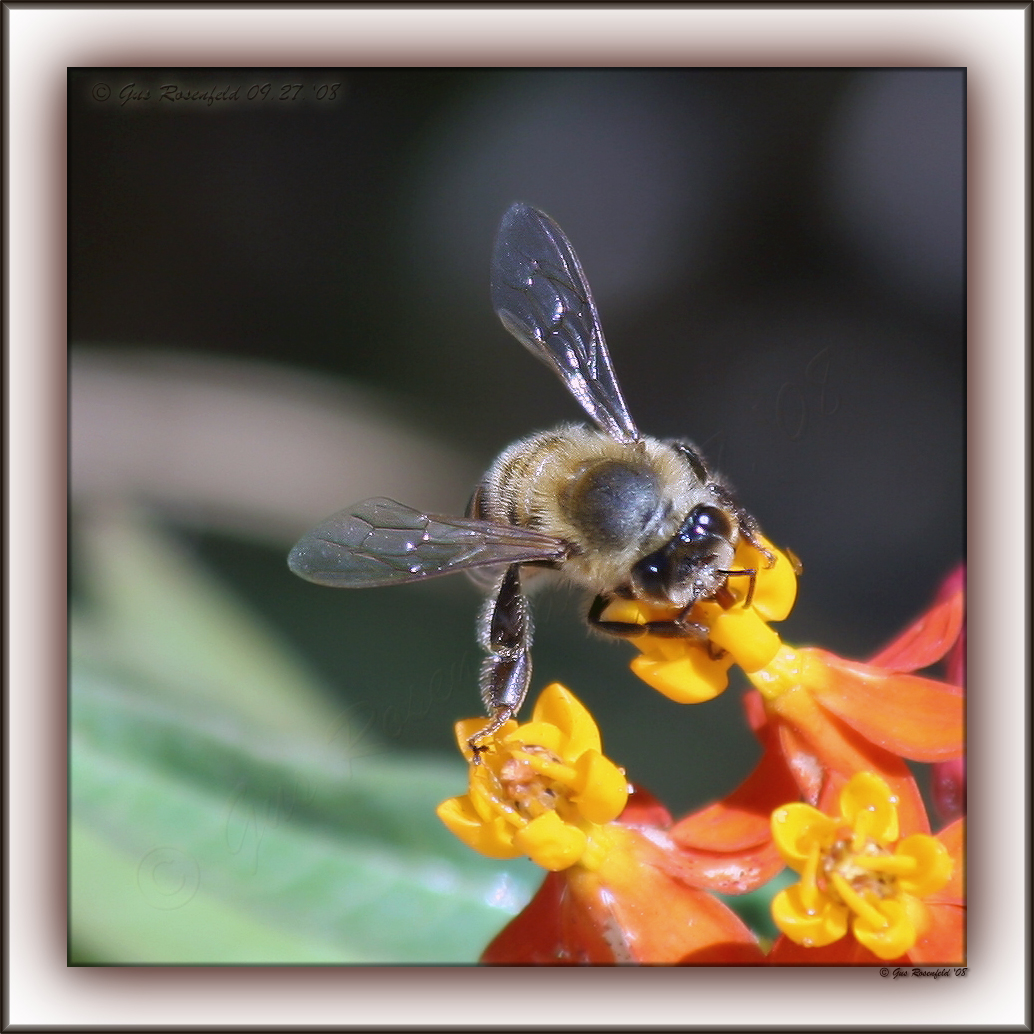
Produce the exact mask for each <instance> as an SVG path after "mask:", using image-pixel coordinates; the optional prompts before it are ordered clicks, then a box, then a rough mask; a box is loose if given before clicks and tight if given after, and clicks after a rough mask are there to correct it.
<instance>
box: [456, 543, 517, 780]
mask: <svg viewBox="0 0 1034 1034" xmlns="http://www.w3.org/2000/svg"><path fill="white" fill-rule="evenodd" d="M531 633H532V624H531V607H530V606H529V604H528V597H527V596H525V595H524V593H523V592H521V569H520V565H519V564H511V565H510V566H509V567H508V568H507V569H506V574H504V575H503V579H502V581H501V582H500V583H499V588H498V590H497V591H496V594H495V598H494V600H493V598H492V597H489V598H488V600H487V601H486V603H485V607H484V609H483V610H482V611H481V617H480V619H479V620H478V643H479V644H480V645H481V648H482V649H483V650H484V651H485V653H486V655H487V656H486V657H485V659H484V660H483V661H482V662H481V673H480V676H479V679H478V681H479V684H480V687H481V699H482V701H484V704H485V708H486V709H487V710H488V713H489V714H490V715H491V716H492V717H491V720H490V721H489V723H488V724H487V725H486V726H485V727H484V728H483V729H481V730H479V731H478V732H477V733H476V734H475V735H474V736H471V738H470V739H469V740H468V743H469V745H470V749H471V751H472V752H473V755H474V758H473V760H474V764H478V762H479V760H480V755H481V754H482V752H484V751H485V750H487V749H488V748H487V747H482V746H479V744H481V743H482V742H483V741H484V740H486V739H488V738H489V737H490V736H491V735H492V734H493V733H494V732H496V730H498V729H500V728H501V727H502V726H503V725H504V723H505V722H507V721H508V720H509V719H510V718H512V717H513V716H514V715H515V714H516V713H517V712H518V711H519V710H520V707H521V704H523V703H524V698H525V696H527V694H528V686H529V685H530V684H531Z"/></svg>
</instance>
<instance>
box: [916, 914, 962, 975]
mask: <svg viewBox="0 0 1034 1034" xmlns="http://www.w3.org/2000/svg"><path fill="white" fill-rule="evenodd" d="M926 907H927V910H928V911H929V913H930V924H929V927H928V928H927V930H926V932H925V933H924V934H923V935H922V936H921V937H920V938H919V940H918V941H916V943H915V945H914V946H913V947H912V948H911V950H910V951H909V953H908V958H909V960H910V961H911V962H914V963H917V964H919V965H922V966H964V965H965V964H966V909H965V907H964V906H961V905H945V904H935V903H933V902H932V901H928V902H927V906H926Z"/></svg>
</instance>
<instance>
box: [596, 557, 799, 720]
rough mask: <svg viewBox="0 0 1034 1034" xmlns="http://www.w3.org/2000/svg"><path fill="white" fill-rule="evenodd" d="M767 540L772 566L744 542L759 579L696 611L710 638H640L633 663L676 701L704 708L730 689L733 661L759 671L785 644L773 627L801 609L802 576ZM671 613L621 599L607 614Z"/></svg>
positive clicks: (647, 617)
mask: <svg viewBox="0 0 1034 1034" xmlns="http://www.w3.org/2000/svg"><path fill="white" fill-rule="evenodd" d="M762 541H763V542H764V545H765V547H766V548H767V549H768V550H769V551H770V552H771V553H772V555H773V556H774V557H775V562H774V563H772V565H771V566H770V567H766V566H765V565H766V563H767V562H768V561H767V560H766V558H765V557H764V555H763V554H762V553H761V552H760V551H759V550H757V549H755V548H754V547H753V546H752V545H750V543H748V542H747V541H746V540H744V539H741V540H740V543H739V545H738V546H737V547H736V564H737V565H738V568H739V569H741V570H745V571H747V570H753V571H756V572H757V573H756V576H755V577H754V578H753V579H750V578H745V577H742V576H741V577H737V578H730V579H729V581H728V586H727V589H728V593H729V596H730V600H726V601H723V602H724V603H726V604H728V605H727V606H725V605H723V604H720V603H717V602H714V601H705V602H701V603H698V604H697V605H696V606H695V607H694V608H693V611H692V613H691V615H690V616H691V618H692V620H694V621H696V622H697V623H698V624H701V625H703V626H704V627H706V628H708V629H709V630H710V631H709V636H708V640H709V641H707V642H702V641H700V640H699V639H693V638H688V637H686V638H682V637H678V638H667V637H664V636H656V635H643V636H641V637H639V638H637V639H635V640H633V642H634V643H635V645H636V646H637V647H639V649H640V650H641V651H642V656H640V657H636V658H635V660H634V661H632V664H631V668H632V671H633V672H635V674H636V675H637V676H638V677H639V678H641V679H642V680H643V681H644V682H645V683H647V684H648V685H650V686H652V687H653V688H654V689H656V690H658V691H659V692H661V693H663V694H664V695H665V696H668V697H670V698H671V699H672V700H675V701H678V702H679V703H682V704H697V703H702V702H703V701H705V700H710V699H711V698H712V697H716V696H717V695H718V694H719V693H721V692H722V690H724V689H725V687H726V686H727V685H728V682H729V676H728V673H729V668H730V667H732V665H733V664H738V665H739V666H740V667H741V668H743V670H744V671H746V672H754V671H758V670H759V669H761V668H764V667H765V665H767V664H769V663H770V662H771V661H772V660H773V658H774V657H775V656H776V654H777V653H778V652H779V649H780V647H781V646H782V643H781V641H780V639H779V636H778V635H777V634H776V633H775V632H774V631H773V630H772V629H771V628H769V627H768V622H769V621H782V619H783V618H785V617H786V616H787V615H788V614H789V613H790V611H791V610H792V609H793V605H794V601H795V599H796V595H797V574H796V570H795V567H794V564H793V563H792V562H791V561H790V559H789V558H788V557H787V556H786V555H785V554H783V553H781V552H779V550H777V549H776V548H775V547H774V546H773V545H772V544H771V543H770V542H768V541H766V540H762ZM752 581H753V587H752V586H751V582H752ZM752 588H753V591H751V590H752ZM748 598H749V600H750V602H749V605H747V601H748ZM671 616H672V614H671V611H670V610H668V611H666V610H664V609H662V608H656V607H651V606H649V605H648V604H644V603H640V602H638V601H636V600H615V601H614V602H613V603H611V604H610V605H609V606H608V607H607V608H606V609H605V610H604V612H603V614H602V615H601V617H604V618H605V619H606V620H609V621H627V622H635V623H636V624H644V623H645V622H647V621H651V620H663V619H665V618H670V617H671Z"/></svg>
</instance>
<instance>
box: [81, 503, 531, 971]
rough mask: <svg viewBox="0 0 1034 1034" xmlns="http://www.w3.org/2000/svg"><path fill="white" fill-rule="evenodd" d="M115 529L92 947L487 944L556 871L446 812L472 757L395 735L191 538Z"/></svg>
mask: <svg viewBox="0 0 1034 1034" xmlns="http://www.w3.org/2000/svg"><path fill="white" fill-rule="evenodd" d="M101 531H102V533H101V534H100V535H99V538H98V539H94V540H92V541H91V555H92V556H93V558H94V560H95V562H96V560H97V558H98V557H100V558H102V559H103V562H104V563H105V564H111V565H112V566H113V567H114V568H117V570H107V571H106V574H105V576H104V578H103V579H101V580H100V581H101V582H102V583H103V584H100V585H97V584H94V585H93V586H92V587H91V595H92V598H93V601H94V606H93V610H92V612H91V613H89V614H88V615H83V614H76V615H75V617H74V621H73V634H72V660H71V669H72V678H71V694H70V767H69V787H70V810H71V823H70V858H69V896H70V901H69V916H70V960H71V961H72V962H73V963H80V964H105V963H108V964H133V963H167V964H206V963H260V962H265V963H290V962H298V963H307V964H313V963H320V962H324V963H348V962H362V963H450V962H471V963H472V962H475V961H476V959H477V957H478V955H479V954H480V952H481V950H482V949H483V948H484V946H485V945H486V944H487V943H488V941H489V940H490V939H491V937H492V936H493V935H494V934H495V933H496V932H497V931H498V930H499V929H500V928H501V927H502V926H503V925H504V924H505V923H506V922H507V921H508V920H509V919H510V917H511V916H512V915H513V914H515V913H516V912H517V911H519V910H520V908H521V907H523V905H524V903H525V902H526V901H527V900H528V899H529V898H530V896H531V894H532V892H533V890H534V887H535V886H536V885H537V884H538V882H539V881H540V879H541V873H540V872H539V870H537V869H536V868H535V867H534V866H532V865H531V864H530V863H529V862H526V861H524V860H519V861H515V862H509V863H499V862H495V861H490V860H488V859H485V858H482V857H481V856H479V855H477V854H475V853H473V852H471V851H469V850H468V849H467V848H466V847H464V846H463V845H462V844H460V843H459V842H458V841H457V840H455V838H453V837H452V836H451V834H449V833H448V832H447V831H446V830H445V829H444V827H443V826H442V825H441V823H440V822H439V821H438V819H437V817H436V815H435V807H436V806H437V804H439V803H440V802H441V801H442V800H444V799H445V798H447V797H450V796H453V795H455V794H459V793H462V792H464V790H465V789H466V767H465V765H464V764H463V762H462V761H461V760H460V759H459V758H458V757H455V758H454V757H441V758H439V757H436V756H426V755H425V756H420V755H415V754H403V753H401V752H391V751H389V750H388V749H387V748H385V747H384V746H383V745H382V744H381V743H380V741H379V740H377V739H375V738H374V737H372V736H371V735H369V734H368V731H367V730H366V729H365V728H364V727H362V725H361V723H357V722H354V721H353V720H352V719H353V716H352V715H351V714H350V712H349V711H348V709H347V708H344V709H342V708H341V706H340V705H331V704H330V703H329V699H330V698H329V695H325V694H323V693H322V692H321V691H320V687H319V686H318V685H316V684H315V683H314V682H313V681H312V680H311V679H310V678H309V677H308V676H307V675H306V674H305V672H304V670H303V668H302V666H301V665H300V664H298V663H296V662H295V661H294V659H293V658H292V657H291V656H290V655H289V654H287V653H286V652H285V651H283V650H282V649H281V648H280V647H279V646H278V645H277V640H276V637H275V636H274V635H272V634H271V633H269V632H268V630H265V629H263V628H261V627H260V626H258V625H256V624H253V623H251V622H250V620H249V616H248V615H247V614H245V613H242V612H241V610H240V609H239V608H238V607H236V605H235V604H234V602H233V601H232V600H230V599H229V598H228V597H227V596H226V594H225V593H222V592H221V591H220V590H219V589H218V587H213V586H212V584H211V583H210V582H209V581H208V580H207V579H206V578H205V577H204V576H203V575H202V574H200V573H199V572H197V571H196V570H195V569H194V568H193V567H192V566H191V564H190V561H189V557H185V556H183V557H179V558H177V557H176V554H175V551H174V550H172V549H170V548H168V547H166V546H165V545H163V543H162V541H161V540H160V538H158V537H156V535H155V533H154V532H152V531H148V530H147V529H146V528H143V527H140V526H136V525H134V524H133V523H132V522H126V521H118V522H115V523H114V524H112V525H108V526H106V527H104V528H103V529H102V530H101ZM120 543H122V544H123V546H124V548H122V546H120ZM240 653H243V655H242V656H240V657H239V656H238V654H240ZM256 686H257V687H258V688H257V690H256V691H255V692H252V690H253V689H254V688H255V687H256ZM335 708H336V710H335Z"/></svg>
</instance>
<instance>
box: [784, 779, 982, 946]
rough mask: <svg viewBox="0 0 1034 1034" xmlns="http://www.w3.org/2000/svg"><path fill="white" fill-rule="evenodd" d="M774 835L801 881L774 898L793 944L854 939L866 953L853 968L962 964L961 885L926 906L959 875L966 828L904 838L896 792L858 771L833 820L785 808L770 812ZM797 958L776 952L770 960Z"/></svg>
mask: <svg viewBox="0 0 1034 1034" xmlns="http://www.w3.org/2000/svg"><path fill="white" fill-rule="evenodd" d="M772 834H773V839H774V841H775V843H776V845H777V847H778V848H779V851H780V853H781V854H782V856H783V858H784V859H785V861H786V863H787V865H789V866H790V868H791V869H793V870H794V871H795V872H797V873H798V874H800V877H801V878H800V881H799V882H798V883H796V884H794V885H793V886H791V887H787V888H786V889H784V890H782V891H780V892H779V893H778V894H777V895H776V897H775V898H774V899H773V901H772V916H773V919H774V920H775V923H776V925H777V926H778V927H779V929H780V930H781V931H782V932H783V934H784V936H785V937H786V938H787V939H788V940H789V941H791V942H792V943H793V944H794V945H798V946H800V947H803V948H807V949H822V948H826V947H828V946H830V945H833V944H834V943H836V942H839V941H841V940H842V939H843V938H845V937H847V935H848V934H850V935H851V937H852V938H853V939H854V941H855V942H856V943H857V945H859V946H860V947H861V948H862V949H864V951H863V952H861V953H859V952H857V951H856V952H855V954H856V959H855V961H867V960H868V959H871V958H872V957H873V956H875V958H876V959H878V960H884V961H886V960H890V959H900V958H907V957H909V956H910V955H911V953H913V952H917V955H918V958H913V961H920V960H922V961H936V962H956V963H958V962H961V961H962V937H961V916H962V912H961V907H960V906H961V896H960V895H959V893H958V892H959V890H960V881H956V886H955V887H954V888H953V889H952V890H951V891H949V896H948V897H947V898H943V897H942V898H940V899H936V898H934V899H933V901H932V903H928V899H931V898H933V896H934V895H936V894H938V893H940V892H943V891H944V890H945V888H946V887H947V886H948V884H949V881H950V879H951V877H952V875H953V872H955V873H957V872H958V871H960V870H961V852H960V848H961V835H960V834H961V830H952V831H951V833H950V834H949V835H948V837H947V838H946V840H943V841H942V840H940V839H937V838H935V837H932V836H929V835H927V834H924V833H912V834H910V835H908V836H902V829H901V826H900V824H899V816H898V808H897V799H896V797H895V796H894V794H893V793H892V792H891V789H890V787H889V786H888V785H887V784H886V782H884V781H883V780H882V779H880V778H879V777H878V776H876V775H873V774H872V773H871V772H859V773H856V774H855V775H854V776H852V778H851V779H850V780H849V781H848V782H847V783H846V784H845V785H844V786H843V787H842V789H841V791H840V794H839V806H838V809H837V813H836V814H833V815H829V814H826V813H824V812H823V811H820V810H818V809H816V808H813V807H812V806H811V805H808V804H802V803H791V804H787V805H785V806H783V807H781V808H777V809H776V810H775V811H774V812H773V813H772ZM953 855H954V857H953ZM945 907H947V911H945ZM917 949H918V950H917ZM931 952H932V953H933V954H932V955H931ZM938 953H944V954H938ZM844 954H845V953H844V952H841V953H840V955H841V959H843V956H844ZM867 956H868V958H867ZM801 957H802V956H801V953H800V952H793V951H791V950H787V949H786V948H785V947H784V946H783V945H777V946H776V948H774V949H773V953H772V956H771V961H776V962H779V961H782V962H789V961H799V960H800V959H801ZM810 961H816V962H819V961H823V960H822V959H821V958H814V959H811V960H810Z"/></svg>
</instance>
